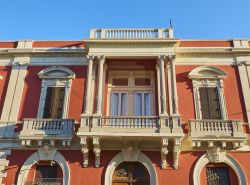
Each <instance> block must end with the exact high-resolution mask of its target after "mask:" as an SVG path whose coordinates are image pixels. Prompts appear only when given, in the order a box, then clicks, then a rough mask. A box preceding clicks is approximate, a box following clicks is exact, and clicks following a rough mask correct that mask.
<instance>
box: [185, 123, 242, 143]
mask: <svg viewBox="0 0 250 185" xmlns="http://www.w3.org/2000/svg"><path fill="white" fill-rule="evenodd" d="M242 124H243V123H242V122H241V121H237V120H190V121H189V128H190V132H189V138H190V140H191V141H192V146H193V147H204V146H207V147H213V146H214V145H219V146H220V147H222V148H225V147H233V148H238V147H240V146H242V145H243V141H244V140H245V139H246V135H245V133H244V130H243V126H242Z"/></svg>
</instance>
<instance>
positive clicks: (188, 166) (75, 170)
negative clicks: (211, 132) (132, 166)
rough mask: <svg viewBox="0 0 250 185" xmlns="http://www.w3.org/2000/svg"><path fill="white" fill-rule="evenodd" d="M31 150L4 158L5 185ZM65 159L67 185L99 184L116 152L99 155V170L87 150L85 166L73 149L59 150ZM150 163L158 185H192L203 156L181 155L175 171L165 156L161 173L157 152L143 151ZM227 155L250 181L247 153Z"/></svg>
mask: <svg viewBox="0 0 250 185" xmlns="http://www.w3.org/2000/svg"><path fill="white" fill-rule="evenodd" d="M33 152H34V151H29V150H26V151H25V150H22V151H20V150H12V153H11V155H10V156H9V157H8V158H7V159H8V160H9V166H8V167H7V168H6V172H7V177H6V179H5V183H6V185H12V184H14V183H16V181H17V177H18V173H19V171H20V168H21V166H22V164H23V163H24V162H25V160H26V159H27V158H28V157H29V156H30V155H31V154H32V153H33ZM59 152H60V153H61V154H62V155H63V156H64V158H65V159H66V161H67V163H68V165H69V168H70V184H71V185H76V184H77V185H78V184H79V185H80V184H86V182H87V183H88V185H100V184H103V183H104V177H105V171H106V167H107V166H108V164H109V162H110V161H111V160H112V158H113V157H114V156H115V155H116V154H117V153H118V152H119V151H102V154H101V166H100V167H99V168H95V167H94V154H93V152H92V151H91V152H90V155H89V167H88V168H83V167H82V160H83V158H82V153H81V152H80V151H77V150H71V151H59ZM143 153H144V154H145V155H146V156H147V157H149V159H150V160H151V161H152V163H153V165H154V166H155V170H156V173H157V179H158V184H159V185H169V184H171V185H180V184H181V185H192V184H193V169H194V167H195V164H196V162H197V160H198V159H199V158H200V157H201V156H202V155H203V154H204V152H181V154H180V158H179V169H177V170H174V169H173V168H172V167H171V166H172V153H171V152H170V153H169V154H168V155H167V161H168V163H169V165H171V166H170V167H168V168H167V169H165V170H162V169H161V167H160V165H161V161H160V152H156V151H154V152H153V151H145V152H143ZM230 155H231V156H232V157H233V158H234V159H235V160H236V161H237V162H238V163H239V164H240V166H241V167H242V168H243V171H244V172H245V175H246V177H247V180H248V181H249V180H250V169H249V167H248V164H249V163H250V154H249V153H230ZM214 166H227V165H226V164H223V163H222V164H218V163H217V164H214ZM229 171H230V180H231V185H236V184H237V183H236V182H237V181H238V179H237V176H236V174H235V172H234V171H233V170H232V169H231V168H230V170H229ZM201 182H203V183H202V184H204V185H205V184H206V172H205V168H204V169H203V170H202V172H201Z"/></svg>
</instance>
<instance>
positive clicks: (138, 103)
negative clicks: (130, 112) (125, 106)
mask: <svg viewBox="0 0 250 185" xmlns="http://www.w3.org/2000/svg"><path fill="white" fill-rule="evenodd" d="M134 115H135V116H142V94H141V93H135V94H134Z"/></svg>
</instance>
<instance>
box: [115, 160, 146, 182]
mask: <svg viewBox="0 0 250 185" xmlns="http://www.w3.org/2000/svg"><path fill="white" fill-rule="evenodd" d="M112 185H150V175H149V173H148V170H147V169H146V168H145V166H144V165H142V164H141V163H140V162H123V163H121V164H119V165H118V166H117V168H116V169H115V171H114V173H113V177H112Z"/></svg>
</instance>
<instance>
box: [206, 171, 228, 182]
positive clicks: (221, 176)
mask: <svg viewBox="0 0 250 185" xmlns="http://www.w3.org/2000/svg"><path fill="white" fill-rule="evenodd" d="M207 184H208V185H230V179H229V171H228V168H227V167H217V168H215V167H207Z"/></svg>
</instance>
